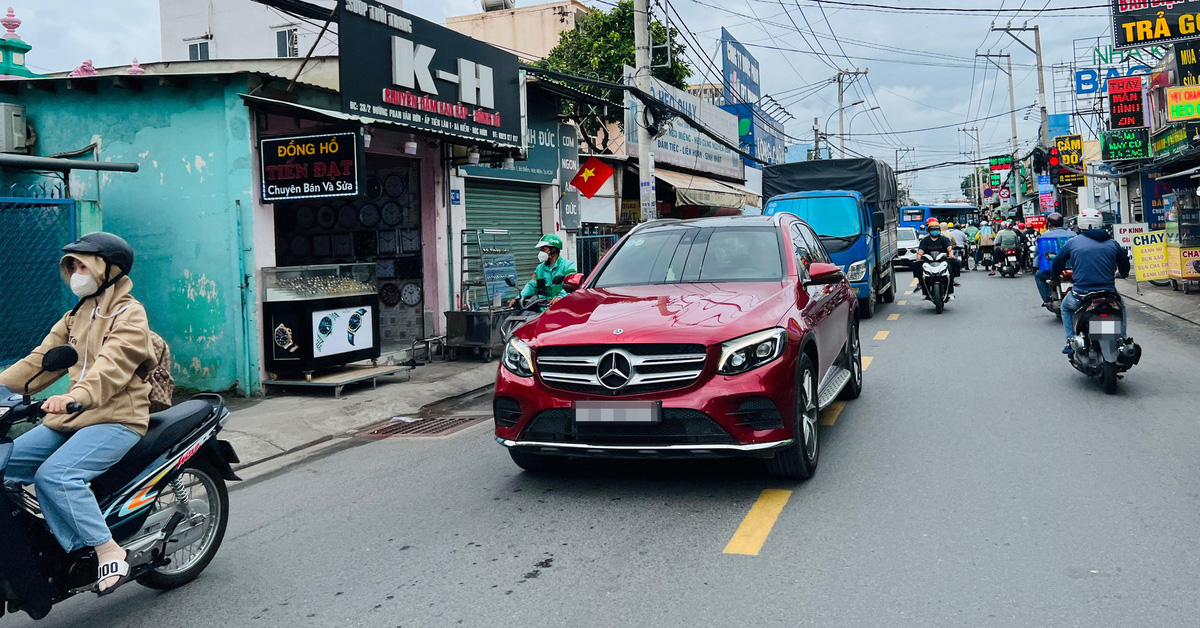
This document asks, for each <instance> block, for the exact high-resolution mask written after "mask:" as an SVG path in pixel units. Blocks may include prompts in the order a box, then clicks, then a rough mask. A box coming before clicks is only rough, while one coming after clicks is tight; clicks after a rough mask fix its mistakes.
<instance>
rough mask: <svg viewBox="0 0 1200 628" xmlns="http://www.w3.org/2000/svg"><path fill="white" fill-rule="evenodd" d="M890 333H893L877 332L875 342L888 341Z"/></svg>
mask: <svg viewBox="0 0 1200 628" xmlns="http://www.w3.org/2000/svg"><path fill="white" fill-rule="evenodd" d="M890 333H892V332H890V331H877V332H875V340H887V337H888V334H890Z"/></svg>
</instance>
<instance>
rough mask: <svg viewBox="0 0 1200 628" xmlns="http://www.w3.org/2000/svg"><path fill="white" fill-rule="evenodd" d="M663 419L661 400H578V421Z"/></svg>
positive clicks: (641, 421) (640, 421) (613, 421)
mask: <svg viewBox="0 0 1200 628" xmlns="http://www.w3.org/2000/svg"><path fill="white" fill-rule="evenodd" d="M661 420H662V402H661V401H576V402H575V422H576V423H640V424H651V423H658V422H659V421H661Z"/></svg>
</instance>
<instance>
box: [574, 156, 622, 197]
mask: <svg viewBox="0 0 1200 628" xmlns="http://www.w3.org/2000/svg"><path fill="white" fill-rule="evenodd" d="M612 176H613V169H612V166H609V165H608V164H606V163H604V162H603V161H600V160H599V159H596V158H595V157H588V160H587V162H585V163H584V164H583V168H582V169H580V170H579V174H577V175H575V178H574V179H571V185H573V186H575V187H576V188H577V189H578V190H579V191H580V192H582V193H583V195H584V196H586V197H588V198H592V197H593V196H595V195H596V193H597V192H599V191H600V188H601V187H602V186H603V185H604V183H605V182H607V181H608V180H609V179H611V178H612Z"/></svg>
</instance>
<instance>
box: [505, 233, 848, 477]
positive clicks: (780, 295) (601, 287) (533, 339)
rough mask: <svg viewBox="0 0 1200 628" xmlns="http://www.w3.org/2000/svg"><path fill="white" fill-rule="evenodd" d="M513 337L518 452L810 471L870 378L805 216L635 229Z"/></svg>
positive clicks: (543, 458) (513, 433)
mask: <svg viewBox="0 0 1200 628" xmlns="http://www.w3.org/2000/svg"><path fill="white" fill-rule="evenodd" d="M565 287H566V288H567V290H568V291H570V292H571V294H570V295H569V296H567V297H565V298H563V299H561V300H560V301H558V302H557V303H555V304H554V305H553V306H552V307H551V308H550V309H548V310H547V311H546V312H545V313H543V314H542V315H541V316H540V317H538V318H537V319H534V320H532V321H530V322H528V323H526V324H525V325H523V326H522V327H520V328H518V329H517V330H516V331H515V332H514V335H513V338H512V339H511V340H510V341H509V343H508V345H507V346H506V347H505V351H504V354H503V358H502V360H501V366H500V367H499V373H498V375H497V376H496V392H495V396H494V398H493V410H494V412H495V421H496V440H497V441H498V442H499V443H500V444H501V445H504V446H505V447H507V448H508V451H509V454H511V455H512V458H513V461H514V462H515V463H516V464H517V465H518V466H520V467H522V468H524V469H527V470H530V471H548V470H551V469H553V468H554V467H555V466H556V463H557V462H558V461H560V460H561V459H562V458H563V457H583V456H588V457H614V458H663V457H706V456H708V457H716V456H754V457H760V458H769V459H770V468H771V470H772V472H774V473H776V474H778V475H781V476H784V477H788V478H794V479H800V480H803V479H807V478H809V477H811V476H812V475H813V473H814V472H815V471H816V467H817V460H818V457H819V455H820V439H819V430H818V427H817V426H818V415H819V413H820V410H821V408H823V407H825V406H826V405H828V404H829V403H831V402H832V401H833V400H834V398H835V397H837V396H838V395H839V394H840V395H841V397H842V398H844V399H853V398H855V397H857V396H858V394H859V392H860V391H861V389H862V352H861V349H860V343H859V337H858V323H857V318H856V316H855V308H856V307H857V301H856V300H855V298H854V291H853V290H852V289H851V287H850V284H849V283H847V281H846V279H845V277H844V276H843V274H842V270H841V268H840V267H839V266H836V265H834V264H833V263H832V262H831V260H830V258H829V255H828V254H827V253H826V252H825V248H824V247H823V246H822V244H821V241H820V240H819V239H818V238H817V235H816V233H814V232H813V230H812V228H810V227H809V226H808V224H806V223H805V222H804V221H802V220H800V219H798V218H796V217H795V216H793V215H791V214H786V213H781V214H778V215H775V216H758V217H734V218H702V219H697V220H686V221H678V220H660V221H654V222H649V223H644V224H642V225H639V226H638V227H636V228H634V229H633V230H632V231H630V232H629V234H627V235H626V236H625V237H624V238H622V239H621V241H620V242H619V243H618V244H617V245H616V247H614V248H613V250H612V251H610V252H609V254H608V255H607V256H606V257H605V258H604V260H603V261H602V262H601V263H600V266H599V267H598V268H596V270H595V271H594V272H592V274H591V275H590V276H589V277H588V278H587V280H586V282H584V281H583V276H582V275H572V276H571V277H569V278H567V279H566V281H565Z"/></svg>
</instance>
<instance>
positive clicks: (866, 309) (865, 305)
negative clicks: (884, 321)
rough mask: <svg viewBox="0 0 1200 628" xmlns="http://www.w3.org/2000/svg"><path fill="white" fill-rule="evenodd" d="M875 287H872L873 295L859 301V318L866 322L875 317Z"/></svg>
mask: <svg viewBox="0 0 1200 628" xmlns="http://www.w3.org/2000/svg"><path fill="white" fill-rule="evenodd" d="M875 298H876V293H875V287H874V286H872V287H871V294H869V295H867V297H866V298H864V299H859V300H858V317H859V318H861V319H863V320H866V319H868V318H871V317H873V316H875Z"/></svg>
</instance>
